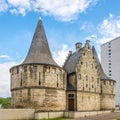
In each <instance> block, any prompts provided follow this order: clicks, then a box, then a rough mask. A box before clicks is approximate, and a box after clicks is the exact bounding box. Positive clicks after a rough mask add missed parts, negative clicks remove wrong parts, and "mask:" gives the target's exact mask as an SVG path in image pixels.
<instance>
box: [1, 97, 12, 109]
mask: <svg viewBox="0 0 120 120" xmlns="http://www.w3.org/2000/svg"><path fill="white" fill-rule="evenodd" d="M0 104H1V105H2V108H10V107H11V98H0Z"/></svg>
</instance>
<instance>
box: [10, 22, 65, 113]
mask: <svg viewBox="0 0 120 120" xmlns="http://www.w3.org/2000/svg"><path fill="white" fill-rule="evenodd" d="M10 73H11V93H12V103H11V104H12V107H13V108H34V109H39V110H42V111H50V110H52V111H57V110H58V111H59V110H65V109H66V94H65V91H66V72H65V70H64V69H62V68H61V67H59V66H58V65H57V64H56V62H55V61H54V60H53V58H52V56H51V52H50V49H49V45H48V41H47V38H46V35H45V31H44V28H43V24H42V21H41V20H39V21H38V24H37V27H36V30H35V33H34V37H33V40H32V43H31V46H30V49H29V52H28V54H27V56H26V58H25V60H24V62H23V63H22V64H20V65H18V66H14V67H12V68H11V69H10Z"/></svg>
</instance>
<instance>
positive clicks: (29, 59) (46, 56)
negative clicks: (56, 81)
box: [22, 20, 58, 66]
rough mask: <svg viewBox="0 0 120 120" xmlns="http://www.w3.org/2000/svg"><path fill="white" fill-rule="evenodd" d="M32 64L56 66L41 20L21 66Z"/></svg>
mask: <svg viewBox="0 0 120 120" xmlns="http://www.w3.org/2000/svg"><path fill="white" fill-rule="evenodd" d="M34 63H36V64H48V65H54V66H58V65H57V63H56V62H55V61H54V60H53V58H52V55H51V52H50V48H49V45H48V41H47V37H46V34H45V31H44V27H43V24H42V21H41V20H39V21H38V24H37V27H36V30H35V33H34V36H33V39H32V43H31V46H30V49H29V52H28V54H27V56H26V58H25V60H24V62H23V63H22V64H34Z"/></svg>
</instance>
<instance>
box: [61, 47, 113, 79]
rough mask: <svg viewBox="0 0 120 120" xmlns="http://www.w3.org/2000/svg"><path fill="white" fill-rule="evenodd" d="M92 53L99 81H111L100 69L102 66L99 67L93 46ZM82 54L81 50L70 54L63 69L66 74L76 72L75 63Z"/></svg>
mask: <svg viewBox="0 0 120 120" xmlns="http://www.w3.org/2000/svg"><path fill="white" fill-rule="evenodd" d="M92 51H93V55H94V59H95V61H96V63H97V66H98V70H99V73H100V79H104V80H112V79H111V78H109V77H108V76H107V75H106V74H105V73H104V71H103V69H102V66H101V64H100V62H99V58H98V56H97V52H96V50H95V47H94V46H93V47H92ZM82 53H83V48H81V49H80V50H79V51H76V52H74V53H73V54H71V55H70V56H69V57H68V58H67V60H66V62H65V64H64V66H63V68H64V69H65V70H66V71H67V73H68V74H71V73H74V72H76V67H77V63H78V61H79V58H80V57H81V55H82Z"/></svg>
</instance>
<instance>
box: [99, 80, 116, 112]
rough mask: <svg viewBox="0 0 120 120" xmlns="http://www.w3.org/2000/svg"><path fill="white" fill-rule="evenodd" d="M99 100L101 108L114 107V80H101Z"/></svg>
mask: <svg viewBox="0 0 120 120" xmlns="http://www.w3.org/2000/svg"><path fill="white" fill-rule="evenodd" d="M100 102H101V103H100V105H101V110H109V109H114V108H115V81H113V80H101V95H100Z"/></svg>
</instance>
